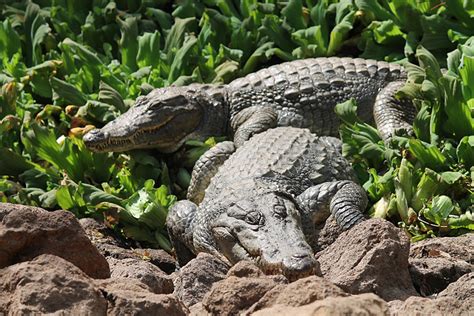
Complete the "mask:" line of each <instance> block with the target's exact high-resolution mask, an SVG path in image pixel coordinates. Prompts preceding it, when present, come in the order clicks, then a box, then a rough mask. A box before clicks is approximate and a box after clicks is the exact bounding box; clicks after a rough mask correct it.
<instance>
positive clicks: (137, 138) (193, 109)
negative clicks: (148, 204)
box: [83, 87, 204, 153]
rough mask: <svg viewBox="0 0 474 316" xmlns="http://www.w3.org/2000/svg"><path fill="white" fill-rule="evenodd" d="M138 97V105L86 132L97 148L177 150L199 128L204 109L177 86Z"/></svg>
mask: <svg viewBox="0 0 474 316" xmlns="http://www.w3.org/2000/svg"><path fill="white" fill-rule="evenodd" d="M157 90H158V91H156V92H152V93H150V95H148V96H146V97H141V98H139V99H137V102H136V105H135V106H134V107H132V108H130V110H128V111H127V112H126V113H124V114H122V115H121V116H119V117H118V118H116V119H115V120H113V121H112V122H110V123H108V124H106V125H105V126H104V127H102V128H101V129H95V130H92V131H90V132H89V133H87V134H86V135H84V138H83V140H84V143H85V145H86V146H87V147H88V148H89V149H90V150H92V151H95V152H107V151H115V152H119V151H126V150H131V149H138V148H157V149H158V150H159V151H161V152H164V153H169V152H173V151H175V150H177V149H178V148H179V147H180V146H181V145H182V144H183V143H184V142H185V141H186V140H187V139H189V138H191V137H192V136H193V133H195V132H196V131H198V130H199V129H200V125H201V121H202V118H203V115H204V113H203V109H202V107H201V106H200V104H199V102H198V101H197V100H195V99H194V98H193V97H192V96H190V95H188V94H186V93H182V91H181V89H178V88H177V87H171V88H164V89H157Z"/></svg>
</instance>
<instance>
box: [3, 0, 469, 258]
mask: <svg viewBox="0 0 474 316" xmlns="http://www.w3.org/2000/svg"><path fill="white" fill-rule="evenodd" d="M0 22H1V23H0V86H1V91H0V201H2V202H13V203H21V204H28V205H37V206H40V207H43V208H46V209H51V210H53V209H58V208H62V209H65V210H69V211H71V212H74V214H76V215H77V216H78V217H95V218H101V219H103V220H105V221H106V223H108V225H110V226H111V227H113V228H115V229H116V230H117V231H118V232H120V233H123V234H124V235H125V236H127V237H130V238H132V239H134V240H136V241H138V242H141V243H146V244H148V245H151V246H156V247H162V248H164V249H167V250H170V245H169V241H168V239H167V236H166V231H165V228H164V221H165V218H166V214H167V209H168V207H169V206H170V205H171V204H172V203H173V202H174V201H175V200H176V196H178V197H180V198H181V197H183V196H184V193H185V190H186V188H187V185H188V184H189V171H190V168H191V167H192V165H193V163H194V161H195V160H196V159H197V158H198V157H199V155H200V154H202V153H203V152H204V151H205V150H206V149H208V148H210V147H211V146H213V145H214V144H215V143H216V141H219V140H221V139H222V138H211V139H208V140H207V141H205V142H200V141H192V142H189V143H188V144H187V146H186V147H185V148H184V149H183V150H181V151H180V152H179V153H177V154H175V155H172V156H170V155H166V156H164V155H161V154H159V153H157V152H154V151H138V150H137V151H131V152H127V153H121V154H119V153H107V154H96V153H92V152H90V151H88V150H87V149H86V148H85V146H84V144H83V142H82V140H81V138H82V135H83V134H84V133H85V132H86V131H88V130H89V129H90V128H91V127H92V126H97V127H100V126H102V125H104V124H105V123H107V122H109V121H111V120H113V119H114V118H115V117H117V116H118V115H120V114H121V113H123V112H125V111H126V110H127V109H128V108H129V107H130V106H132V105H133V100H134V99H135V98H136V97H138V96H139V95H145V94H147V93H148V92H150V91H151V90H152V89H153V88H159V87H165V86H168V85H170V84H174V85H185V84H189V83H191V82H207V83H227V82H229V81H231V80H232V79H234V78H237V77H240V76H243V75H245V74H248V73H250V72H253V71H255V70H257V69H260V68H262V67H265V66H269V65H272V64H276V63H280V62H283V61H290V60H294V59H299V58H310V57H318V56H333V55H339V56H359V57H363V58H373V59H377V60H386V61H391V62H400V63H404V64H405V67H406V69H407V71H408V73H409V80H408V83H407V86H405V88H404V89H402V91H401V92H400V94H403V95H405V96H408V97H410V98H412V99H413V100H414V102H415V104H416V106H417V107H418V109H419V114H418V116H417V119H416V121H415V125H414V129H415V135H413V136H410V137H409V136H407V135H400V136H399V137H395V139H394V141H393V142H392V143H391V144H384V143H383V142H382V141H381V139H380V137H379V135H378V133H377V131H376V130H375V129H374V128H373V127H371V126H370V125H368V124H365V123H363V122H360V121H359V120H358V119H357V117H356V115H355V107H356V104H354V103H353V102H352V101H348V102H346V103H344V104H341V105H339V106H338V107H337V112H338V114H339V115H340V117H341V119H342V121H343V122H344V124H343V126H342V127H341V137H342V139H343V141H344V154H346V155H347V156H348V157H349V158H350V159H351V160H352V162H353V165H354V168H355V170H356V172H357V175H358V177H359V180H360V182H361V184H362V185H363V186H364V188H365V189H366V191H367V193H368V196H369V199H370V206H369V207H370V209H369V210H368V212H369V214H371V216H376V217H383V218H388V219H390V220H392V221H393V222H395V223H398V224H399V225H400V226H401V227H404V228H405V229H406V230H407V232H408V233H410V234H411V235H412V236H413V239H414V240H419V239H423V238H426V237H430V236H437V235H457V234H461V233H463V232H466V231H469V230H474V218H473V211H474V207H473V201H474V167H473V166H474V119H473V115H474V114H473V113H474V37H473V35H474V2H472V1H463V0H448V1H445V2H443V1H440V0H437V1H434V0H433V1H430V0H403V1H402V0H388V1H377V0H341V1H331V0H319V1H316V0H305V1H304V0H290V1H271V0H267V1H256V0H242V1H237V0H201V1H191V0H182V1H167V0H117V1H105V0H84V1H75V0H35V1H31V0H28V1H26V0H20V1H13V0H2V1H0ZM441 67H443V68H446V69H445V70H441ZM216 136H222V135H216Z"/></svg>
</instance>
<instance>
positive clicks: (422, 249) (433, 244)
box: [409, 234, 474, 296]
mask: <svg viewBox="0 0 474 316" xmlns="http://www.w3.org/2000/svg"><path fill="white" fill-rule="evenodd" d="M473 245H474V234H465V235H463V236H459V237H442V238H430V239H425V240H422V241H420V242H417V243H414V244H412V245H411V248H410V258H409V264H410V274H411V277H412V280H413V284H414V285H415V288H416V289H417V290H418V292H419V293H420V294H421V295H424V296H429V295H432V294H436V293H439V292H441V291H442V290H444V289H445V288H446V287H447V286H448V285H449V284H450V283H452V282H455V281H456V280H457V279H459V278H460V277H461V276H463V275H464V274H466V273H470V272H473V271H474V247H473Z"/></svg>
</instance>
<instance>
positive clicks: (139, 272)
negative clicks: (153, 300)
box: [108, 258, 173, 294]
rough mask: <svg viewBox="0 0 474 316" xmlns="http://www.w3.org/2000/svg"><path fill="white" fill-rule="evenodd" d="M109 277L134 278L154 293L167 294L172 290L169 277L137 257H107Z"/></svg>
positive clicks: (171, 282)
mask: <svg viewBox="0 0 474 316" xmlns="http://www.w3.org/2000/svg"><path fill="white" fill-rule="evenodd" d="M108 262H109V266H110V272H111V275H110V277H111V278H130V279H136V280H139V281H140V282H142V283H143V284H146V285H148V287H149V288H150V290H151V291H152V292H153V293H156V294H168V293H172V292H173V281H172V280H171V277H170V276H169V275H167V274H166V273H164V272H163V271H161V270H160V269H159V268H158V267H157V266H155V265H154V264H151V263H150V262H147V261H144V260H139V259H131V258H127V259H122V260H117V259H114V258H109V259H108Z"/></svg>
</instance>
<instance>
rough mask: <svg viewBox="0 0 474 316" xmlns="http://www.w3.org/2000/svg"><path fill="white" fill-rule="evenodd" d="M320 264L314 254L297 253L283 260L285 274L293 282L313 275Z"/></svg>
mask: <svg viewBox="0 0 474 316" xmlns="http://www.w3.org/2000/svg"><path fill="white" fill-rule="evenodd" d="M318 270H319V264H318V262H317V261H316V259H315V258H314V256H313V254H312V253H296V254H294V255H292V256H291V257H288V258H285V259H284V260H283V271H282V272H283V274H284V275H285V276H286V277H288V278H289V279H291V280H294V279H298V278H302V277H305V276H309V275H313V274H314V273H315V272H317V271H318Z"/></svg>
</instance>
